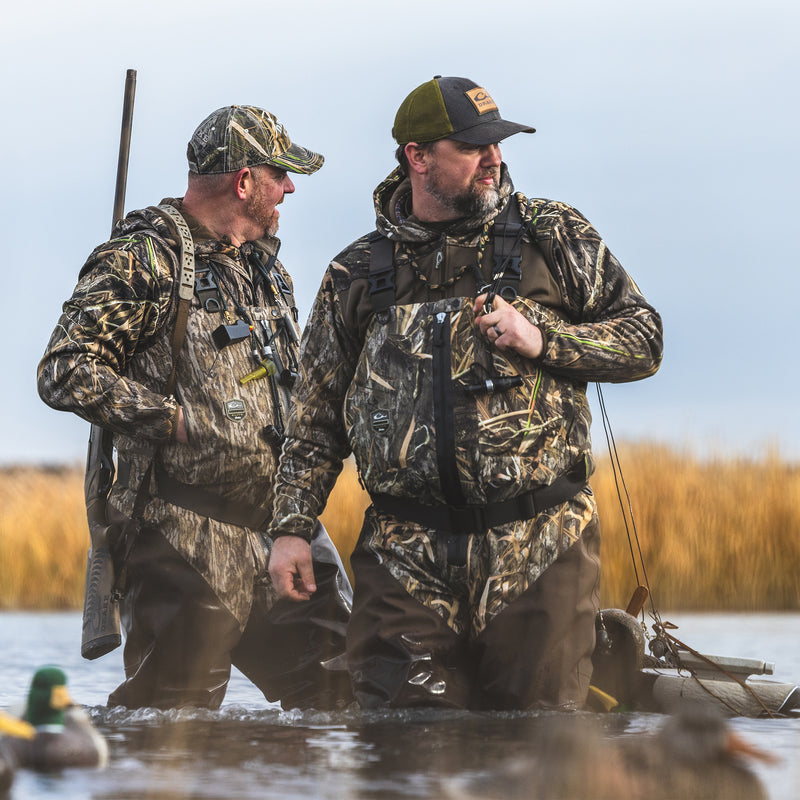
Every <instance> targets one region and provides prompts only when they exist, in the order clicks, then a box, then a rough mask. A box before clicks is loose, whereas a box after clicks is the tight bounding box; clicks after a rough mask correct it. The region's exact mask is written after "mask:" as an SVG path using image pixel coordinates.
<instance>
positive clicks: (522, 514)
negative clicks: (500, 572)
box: [371, 459, 589, 534]
mask: <svg viewBox="0 0 800 800" xmlns="http://www.w3.org/2000/svg"><path fill="white" fill-rule="evenodd" d="M587 473H588V469H587V464H586V459H584V460H582V461H581V462H580V463H579V464H577V465H576V466H575V467H573V468H572V469H571V470H570V471H569V472H567V473H565V474H564V475H561V476H560V477H558V478H556V480H555V481H553V483H551V484H550V485H549V486H543V487H541V488H539V489H533V490H531V491H529V492H523V493H522V494H520V495H517V496H516V497H511V498H509V499H508V500H501V501H500V502H499V503H489V504H488V505H485V506H477V505H466V506H452V505H445V504H442V505H437V506H430V505H425V504H423V503H417V502H415V501H414V500H412V499H410V498H407V497H394V496H392V495H388V494H373V495H371V497H372V503H373V505H374V506H375V508H376V509H377V510H378V511H382V512H383V513H384V514H390V515H391V516H393V517H396V518H397V519H400V520H406V521H408V522H416V523H417V524H418V525H424V526H425V527H426V528H432V529H433V530H436V531H439V532H441V533H448V534H472V533H484V532H485V531H488V530H489V529H490V528H495V527H497V526H498V525H505V524H506V523H508V522H516V521H518V520H523V519H532V518H533V517H535V516H537V515H538V514H540V513H541V512H542V511H545V510H546V509H548V508H552V507H553V506H557V505H560V504H561V503H565V502H566V501H567V500H569V499H570V498H572V497H574V496H575V495H576V494H577V493H578V492H579V491H580V490H581V489H582V488H583V487H584V486H585V485H586V482H587V480H588V477H589V476H588V474H587Z"/></svg>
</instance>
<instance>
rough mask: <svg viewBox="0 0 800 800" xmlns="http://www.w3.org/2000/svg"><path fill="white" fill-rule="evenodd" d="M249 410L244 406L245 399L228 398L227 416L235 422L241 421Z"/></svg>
mask: <svg viewBox="0 0 800 800" xmlns="http://www.w3.org/2000/svg"><path fill="white" fill-rule="evenodd" d="M246 414H247V410H246V409H245V407H244V400H226V401H225V416H226V417H227V418H228V419H232V420H233V421H234V422H239V420H242V419H244V418H245V416H246Z"/></svg>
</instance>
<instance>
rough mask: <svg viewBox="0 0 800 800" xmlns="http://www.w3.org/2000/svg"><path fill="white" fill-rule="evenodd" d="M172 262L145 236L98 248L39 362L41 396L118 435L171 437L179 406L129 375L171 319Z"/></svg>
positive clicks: (53, 405) (156, 437) (86, 266)
mask: <svg viewBox="0 0 800 800" xmlns="http://www.w3.org/2000/svg"><path fill="white" fill-rule="evenodd" d="M172 284H173V279H172V268H171V264H170V261H169V257H168V256H167V255H166V253H165V252H164V250H163V248H158V247H157V244H156V242H155V241H154V240H153V239H152V238H150V237H146V236H143V235H140V236H136V237H130V238H126V239H118V240H112V241H111V242H108V243H107V244H106V245H102V246H101V247H99V248H97V249H96V250H95V251H94V252H93V253H92V255H91V256H90V257H89V259H88V261H87V262H86V264H85V265H84V267H83V269H82V270H81V274H80V278H79V280H78V284H77V286H76V287H75V291H74V292H73V294H72V297H70V299H69V300H67V302H66V303H64V306H63V310H62V314H61V317H60V319H59V320H58V324H57V325H56V327H55V330H54V331H53V334H52V336H51V337H50V342H49V344H48V345H47V349H46V350H45V353H44V356H43V357H42V360H41V361H40V363H39V369H38V375H37V385H38V390H39V396H40V397H41V398H42V400H44V402H45V403H47V405H49V406H51V407H52V408H55V409H58V410H60V411H72V412H73V413H75V414H77V415H78V416H80V417H82V418H83V419H85V420H87V421H88V422H91V423H93V424H96V425H100V426H102V427H103V428H106V429H108V430H111V431H113V432H115V433H120V434H125V435H128V436H134V437H137V438H144V439H148V440H153V441H159V440H166V439H169V438H170V437H171V436H172V435H173V428H174V421H175V416H176V413H177V403H176V402H175V400H174V399H172V398H169V397H166V396H165V395H164V394H163V393H161V392H159V391H157V390H153V389H151V388H148V387H147V386H144V385H142V384H141V383H137V382H135V381H133V380H131V379H129V378H128V377H126V375H125V372H126V366H127V364H128V362H129V361H130V359H131V358H132V357H133V355H134V353H136V352H137V350H139V349H142V348H144V347H146V346H147V345H148V344H149V343H150V342H152V340H153V338H154V336H155V334H156V332H157V331H159V330H160V328H161V326H162V325H163V323H164V321H165V319H166V318H167V316H168V314H169V309H170V303H171V289H172Z"/></svg>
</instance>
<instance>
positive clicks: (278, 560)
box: [269, 536, 317, 600]
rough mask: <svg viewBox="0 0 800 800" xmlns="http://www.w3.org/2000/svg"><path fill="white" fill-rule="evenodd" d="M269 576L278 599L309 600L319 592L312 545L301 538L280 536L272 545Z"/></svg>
mask: <svg viewBox="0 0 800 800" xmlns="http://www.w3.org/2000/svg"><path fill="white" fill-rule="evenodd" d="M269 574H270V577H271V578H272V585H273V586H274V587H275V591H276V592H277V593H278V597H288V598H289V599H290V600H308V599H309V598H310V597H311V595H312V594H314V592H316V591H317V586H316V584H315V583H314V567H313V566H312V564H311V545H310V544H309V543H308V542H307V541H306V540H305V539H301V538H300V537H299V536H279V537H278V538H277V539H276V540H275V541H274V543H273V545H272V552H271V553H270V557H269Z"/></svg>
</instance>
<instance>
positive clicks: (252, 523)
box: [109, 212, 352, 709]
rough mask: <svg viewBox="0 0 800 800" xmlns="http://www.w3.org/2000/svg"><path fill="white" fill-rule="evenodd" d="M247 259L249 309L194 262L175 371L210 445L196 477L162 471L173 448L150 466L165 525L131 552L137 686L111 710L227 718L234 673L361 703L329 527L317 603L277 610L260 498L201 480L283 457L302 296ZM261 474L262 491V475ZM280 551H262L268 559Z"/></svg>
mask: <svg viewBox="0 0 800 800" xmlns="http://www.w3.org/2000/svg"><path fill="white" fill-rule="evenodd" d="M168 213H169V212H168ZM243 255H245V256H246V257H247V258H248V259H249V261H250V263H251V268H252V273H253V276H254V279H253V300H252V303H251V304H249V305H248V304H247V302H246V301H245V300H243V299H241V298H242V295H241V292H239V291H238V290H236V287H231V285H230V282H229V281H226V275H225V273H224V272H222V270H220V269H219V268H216V269H215V268H214V265H213V264H212V258H213V256H212V258H209V259H207V260H204V262H203V263H201V264H198V265H197V268H196V270H195V276H194V278H193V279H192V280H191V281H187V280H184V279H183V278H182V279H181V280H180V286H181V287H182V289H183V287H185V291H184V292H183V294H186V296H187V301H188V302H192V300H193V301H194V307H193V309H192V313H191V314H187V315H186V320H187V321H183V322H182V321H180V320H179V321H178V323H176V327H178V326H182V327H183V329H184V330H186V331H187V334H186V335H185V337H184V336H183V335H182V334H181V338H182V339H183V343H184V348H183V353H182V355H181V361H180V364H179V363H178V361H177V354H175V357H174V358H173V371H175V368H176V367H179V369H178V370H177V372H178V377H177V380H176V381H175V385H176V386H177V390H176V391H177V393H179V395H180V398H179V399H180V402H181V405H182V407H184V410H185V413H187V414H188V415H189V417H187V418H191V419H193V420H194V421H195V425H197V426H202V428H203V436H204V437H205V438H204V439H202V443H203V445H202V447H199V446H197V445H196V447H198V449H199V456H200V458H199V464H197V466H196V467H195V465H194V463H191V464H190V465H189V466H190V468H187V467H186V465H185V464H181V463H179V462H178V461H177V460H171V459H169V458H167V457H166V456H165V457H164V459H163V461H162V459H160V458H159V455H160V453H167V454H170V453H171V452H172V451H171V450H170V449H169V447H165V448H163V449H161V450H160V451H159V450H157V452H156V457H155V458H154V459H153V464H152V467H151V468H152V473H153V475H154V477H155V492H154V493H153V497H154V500H155V501H156V502H154V506H155V505H156V503H157V504H158V507H159V508H162V507H163V508H166V509H167V511H166V515H167V516H166V517H165V518H164V522H163V524H160V523H159V521H160V520H161V517H158V516H155V517H153V520H154V521H153V522H152V523H151V524H150V525H143V526H142V527H141V531H140V533H139V535H138V536H137V538H136V540H135V542H134V541H131V542H130V543H129V546H128V553H127V557H126V563H127V567H126V569H127V573H128V577H129V587H128V592H127V593H126V597H125V599H124V601H123V604H122V608H121V611H122V618H123V622H124V624H125V630H126V643H125V672H126V681H125V682H124V683H123V684H122V685H121V686H120V687H118V688H117V690H115V691H114V692H113V693H112V694H111V696H110V698H109V702H110V703H111V704H120V705H125V706H128V707H141V706H155V707H162V708H172V707H180V706H185V705H195V706H202V707H209V708H217V707H218V706H219V705H220V703H221V702H222V699H223V697H224V695H225V691H226V688H227V683H228V679H229V676H230V667H231V664H233V665H235V666H236V667H237V668H238V669H240V670H241V672H242V673H243V674H244V675H246V676H247V677H248V678H249V679H250V680H251V681H252V682H253V683H254V684H255V685H256V686H257V687H258V688H259V689H260V690H261V691H262V692H263V694H264V696H265V697H266V698H267V699H268V700H270V701H280V702H281V703H282V704H283V705H284V707H286V708H289V707H300V708H305V707H315V708H320V709H323V708H335V707H338V706H340V705H341V704H343V703H347V702H350V700H351V699H352V691H351V689H350V681H349V676H348V674H347V672H346V670H345V669H344V668H343V665H342V664H339V663H336V659H337V658H339V657H340V656H341V655H342V654H343V652H344V647H345V641H344V628H345V625H346V623H347V620H348V617H349V612H350V604H351V597H352V591H351V589H350V585H349V582H348V580H347V576H346V573H345V571H344V568H343V567H342V564H341V561H340V559H339V557H338V554H337V553H336V550H335V547H334V546H333V544H332V543H331V541H330V538H329V537H328V535H327V532H326V531H325V530H324V528H323V527H322V526H321V525H318V526H317V529H316V530H315V537H314V539H313V541H312V556H313V559H314V569H315V574H316V576H317V587H318V589H317V592H316V593H315V595H314V597H313V598H312V600H311V601H309V602H308V603H303V604H296V603H290V602H289V601H286V602H284V603H281V602H278V603H276V602H275V601H274V593H273V591H272V588H271V585H270V584H269V582H268V581H264V580H261V578H260V577H259V575H260V572H259V570H260V567H263V566H264V562H265V560H266V558H265V556H264V555H263V553H261V551H260V549H259V546H258V543H257V541H256V539H255V538H254V535H253V533H252V532H255V534H256V535H258V534H262V533H263V531H264V530H265V527H266V524H267V522H268V520H269V517H270V511H269V510H268V509H266V508H264V507H263V505H266V502H265V503H263V504H262V506H259V505H258V504H257V502H255V497H254V492H253V491H250V490H249V489H248V491H249V495H247V494H244V497H242V493H236V494H234V495H233V497H231V496H226V495H224V494H223V493H222V491H224V490H225V489H228V490H230V489H231V487H230V486H229V485H226V486H224V487H223V486H221V485H220V487H219V488H220V492H217V491H215V488H216V486H215V485H214V483H213V480H214V475H215V474H216V473H214V472H206V473H204V472H203V471H202V470H203V469H205V468H206V466H207V465H206V464H205V463H204V462H216V461H218V460H219V457H220V456H223V457H224V456H225V454H227V458H229V459H230V462H231V463H230V464H229V466H228V468H227V469H228V470H229V471H230V474H232V475H235V476H236V478H237V479H239V478H240V475H241V471H239V472H233V469H234V467H235V466H236V465H237V464H238V463H239V462H242V463H244V464H246V465H247V471H246V476H245V477H247V476H249V475H250V474H251V468H254V469H258V465H259V464H260V463H263V462H265V460H266V457H265V455H264V454H263V453H264V451H265V450H269V449H273V452H274V451H275V450H277V448H279V447H280V445H281V443H282V439H283V433H284V431H283V421H284V419H285V415H286V413H287V410H288V405H287V403H288V390H289V386H290V384H291V382H292V380H293V377H294V375H295V373H296V369H297V362H296V355H295V353H296V351H295V348H296V346H297V344H298V337H297V333H296V331H295V329H294V325H293V322H292V320H291V318H290V315H291V313H292V311H291V307H292V304H291V290H290V289H289V286H288V285H287V284H286V282H285V281H284V280H283V279H282V276H280V274H279V272H278V271H277V270H275V269H272V266H273V265H272V262H271V261H267V263H266V264H264V263H262V262H261V259H260V257H259V254H258V253H257V252H255V250H254V249H251V251H250V252H249V253H248V252H247V251H245V252H244V253H243ZM274 258H275V257H274V256H273V261H274ZM259 277H260V280H259ZM261 281H264V282H266V285H265V286H264V292H265V294H266V296H267V297H268V298H269V300H270V301H271V303H270V302H268V303H267V304H266V305H257V304H256V299H255V298H256V297H257V296H258V294H257V292H258V289H259V284H260V282H261ZM183 294H182V297H183ZM279 344H280V345H281V346H279ZM178 349H180V348H178ZM208 365H213V371H214V373H215V374H216V378H215V379H214V380H211V379H210V376H209V372H208V371H209V370H211V369H212V367H209V366H208ZM193 370H194V371H193ZM264 378H267V379H268V380H269V381H270V389H271V391H270V393H269V394H267V393H266V392H260V391H259V390H258V389H256V388H255V387H256V386H257V384H256V383H254V381H256V380H263V379H264ZM264 388H265V389H266V387H264ZM270 401H271V402H270ZM226 420H228V421H229V424H227V425H226V424H225V422H226ZM190 436H191V428H190ZM124 468H125V465H124V464H123V469H124ZM128 469H130V465H128ZM220 474H221V475H222V477H223V478H224V471H223V472H222V473H220ZM123 477H124V476H123ZM253 478H254V481H253V485H254V486H255V487H256V489H257V490H258V487H260V486H261V484H263V483H264V480H265V475H263V474H262V475H258V474H255V475H253ZM258 481H261V483H258ZM220 483H221V481H220ZM149 488H150V480H149V472H148V480H147V481H146V482H145V483H144V484H143V488H142V489H141V490H140V493H139V496H138V497H137V502H139V498H140V497H143V498H144V501H145V502H146V501H147V500H148V499H149V492H148V489H149ZM243 488H244V489H247V487H246V486H245V487H243ZM232 490H233V491H234V492H236V486H235V485H234V486H233V487H232ZM257 493H258V491H257V492H256V494H257ZM248 500H251V502H248ZM160 501H163V502H160ZM166 504H168V505H166ZM176 507H177V508H176ZM187 512H188V513H187ZM151 513H152V511H151ZM204 518H205V519H204ZM245 528H247V529H250V531H251V533H248V531H246V530H243V529H245ZM175 536H178V537H180V540H179V542H178V543H177V544H176V541H175V540H174V538H173V537H175ZM184 541H186V542H187V544H185V545H184V544H183V542H184ZM134 544H135V546H134ZM269 546H270V543H269V542H268V541H265V542H264V549H265V550H266V551H268V549H269ZM255 551H258V552H255ZM215 570H216V571H215ZM331 662H334V663H331Z"/></svg>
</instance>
